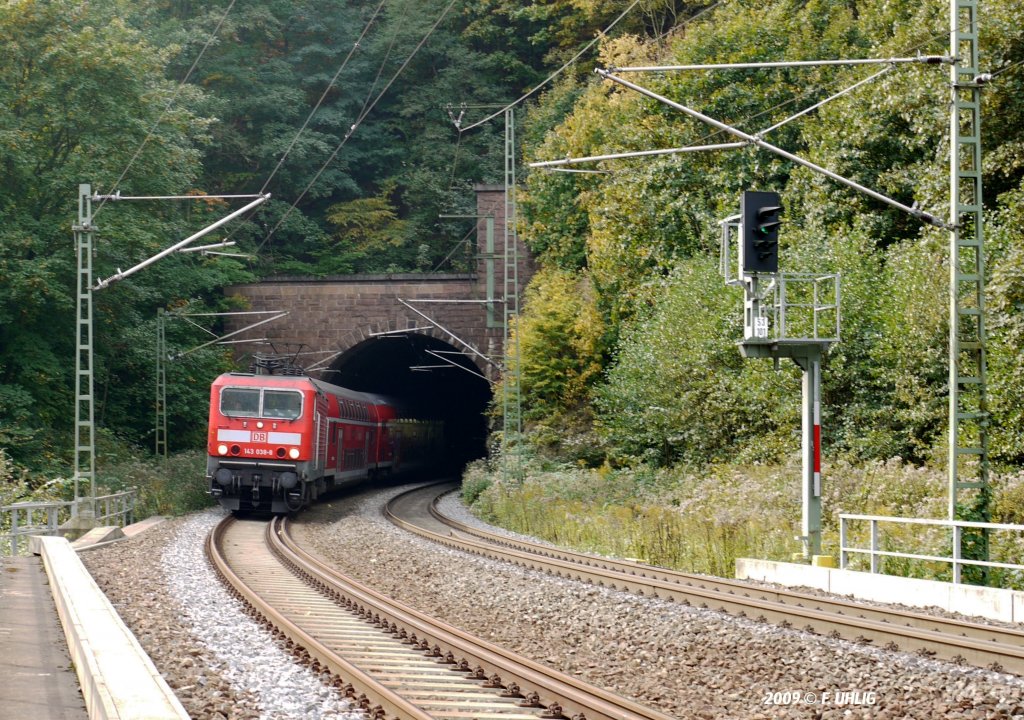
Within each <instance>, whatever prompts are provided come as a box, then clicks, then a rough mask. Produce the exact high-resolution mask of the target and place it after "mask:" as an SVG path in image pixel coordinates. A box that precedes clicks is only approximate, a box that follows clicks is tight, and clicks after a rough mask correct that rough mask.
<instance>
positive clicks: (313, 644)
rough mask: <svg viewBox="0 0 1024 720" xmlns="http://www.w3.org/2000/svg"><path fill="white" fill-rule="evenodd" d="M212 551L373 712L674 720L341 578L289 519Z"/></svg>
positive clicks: (412, 719)
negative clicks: (297, 536) (302, 541)
mask: <svg viewBox="0 0 1024 720" xmlns="http://www.w3.org/2000/svg"><path fill="white" fill-rule="evenodd" d="M207 552H208V555H209V557H210V559H211V561H212V563H213V565H214V567H215V568H216V569H217V571H218V572H219V573H220V574H221V576H222V577H223V578H225V580H226V581H227V582H228V584H229V585H230V586H231V587H232V588H233V589H234V591H235V592H236V593H237V594H238V596H239V597H241V598H242V599H243V600H244V602H246V603H247V605H248V606H249V607H250V608H252V609H253V611H254V612H255V613H256V614H258V615H259V616H260V617H262V618H263V619H265V620H266V622H268V623H269V624H270V625H271V626H272V627H273V628H274V630H275V632H276V633H280V634H281V635H283V636H284V637H285V638H286V639H287V640H288V641H289V642H290V643H291V644H292V645H293V646H294V649H295V652H296V653H297V654H299V655H300V656H303V657H304V658H305V659H307V660H308V661H309V662H310V663H311V664H312V666H313V668H314V669H315V670H318V671H320V672H324V671H328V672H330V673H332V674H333V675H334V676H336V677H337V678H338V679H339V682H340V686H341V687H343V688H344V692H345V694H346V695H348V696H349V697H351V698H352V699H353V700H354V701H355V702H356V703H357V704H358V705H359V706H361V707H362V708H363V709H364V710H365V711H366V712H367V714H368V715H369V717H371V718H373V719H374V720H377V719H380V720H384V719H389V718H401V719H403V720H428V719H431V718H433V719H442V718H444V719H451V720H458V719H465V718H479V719H480V720H535V719H538V718H551V719H562V720H568V719H570V718H572V719H575V720H669V716H667V715H664V714H662V713H660V712H657V711H655V710H652V709H648V708H645V707H642V706H640V705H638V704H637V703H634V702H632V701H630V700H627V699H625V698H622V697H620V696H617V695H615V694H613V693H611V692H608V691H606V690H603V689H601V688H597V687H594V686H591V685H588V684H586V683H583V682H581V681H579V680H577V679H575V678H572V677H569V676H566V675H563V674H561V673H558V672H557V671H554V670H551V669H550V668H547V667H545V666H543V665H540V664H538V663H535V662H533V661H530V660H528V659H525V658H521V657H518V656H515V655H513V654H512V653H509V652H507V651H504V650H502V649H501V648H500V647H497V646H495V645H492V644H490V643H487V642H485V641H482V640H479V639H477V638H473V637H471V636H470V635H469V634H467V633H465V632H462V631H461V630H459V629H458V628H455V627H453V626H451V625H447V624H445V623H441V622H438V621H436V620H433V619H431V618H429V617H428V616H426V615H424V614H422V613H420V612H418V611H416V610H414V609H412V608H410V607H408V606H405V605H402V604H400V603H397V602H395V601H392V600H390V599H388V598H386V597H384V596H382V595H380V594H378V593H376V592H375V591H373V590H372V589H370V588H368V587H366V586H364V585H362V584H360V583H358V582H356V581H354V580H352V579H350V578H347V577H345V576H343V575H342V574H340V573H338V572H337V571H335V570H334V569H332V568H330V567H328V566H327V565H325V564H324V563H323V562H322V561H320V560H319V559H318V558H316V557H314V556H313V555H311V554H309V553H307V552H305V551H304V550H303V549H302V548H300V547H298V545H297V544H296V542H295V541H294V540H293V538H292V537H291V534H290V532H289V523H288V521H287V520H286V519H283V518H275V519H274V520H273V521H271V522H269V523H268V522H258V521H251V520H250V521H245V520H236V519H234V518H227V519H226V520H224V521H223V522H222V523H221V524H220V525H218V526H217V528H216V529H215V530H214V532H213V533H211V534H210V537H209V539H208V541H207Z"/></svg>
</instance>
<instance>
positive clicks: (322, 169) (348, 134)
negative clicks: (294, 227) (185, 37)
mask: <svg viewBox="0 0 1024 720" xmlns="http://www.w3.org/2000/svg"><path fill="white" fill-rule="evenodd" d="M456 2H457V0H451V2H449V3H448V5H447V6H446V7H445V9H444V10H443V11H442V12H441V14H440V16H438V18H437V20H435V21H434V24H433V25H431V26H430V29H429V30H428V31H427V34H426V35H424V36H423V38H422V39H421V40H420V41H419V43H418V44H417V45H416V47H415V48H413V51H412V52H411V53H410V54H409V57H407V58H406V59H405V61H404V62H403V63H402V65H401V66H400V67H399V68H398V70H397V71H395V74H394V75H393V76H392V77H391V79H390V80H389V81H388V83H387V85H385V86H384V89H383V90H381V91H380V93H379V94H378V95H377V97H375V98H374V99H373V102H372V103H370V105H369V106H368V107H367V106H365V105H364V108H363V110H362V112H361V113H360V114H359V116H358V117H357V118H356V121H355V122H354V123H353V124H352V126H351V127H350V128H349V129H348V132H346V133H345V136H344V137H343V138H342V140H341V142H340V143H338V146H337V147H336V148H334V152H332V153H331V156H330V157H329V158H327V160H326V161H325V162H324V164H323V165H321V166H320V169H319V170H318V171H317V173H316V175H314V176H313V179H312V180H310V181H309V184H307V185H306V187H305V189H304V190H303V191H302V193H301V194H300V195H299V196H298V197H297V198H296V199H295V202H293V203H292V204H291V207H289V208H288V210H287V211H286V212H285V214H284V215H283V216H282V217H281V219H280V220H278V221H277V224H276V225H274V227H273V228H272V229H271V230H270V232H269V233H268V234H267V236H266V237H265V238H264V239H263V241H262V242H261V243H260V244H259V246H258V247H257V248H256V252H259V251H260V250H261V249H262V248H263V246H264V245H266V244H267V242H269V241H270V239H271V238H272V237H273V236H274V233H276V232H277V230H278V229H279V228H280V227H281V225H282V224H283V223H284V221H285V220H286V219H287V218H288V216H289V215H291V213H292V212H293V211H294V210H295V208H296V207H298V204H299V203H300V202H301V201H302V199H303V198H304V197H305V196H306V193H308V192H309V190H310V188H312V187H313V185H315V184H316V181H317V180H319V179H320V176H321V175H323V174H324V172H325V171H326V170H327V168H328V167H329V166H330V164H331V163H332V162H334V159H335V158H336V157H337V156H338V153H340V152H341V149H342V148H343V147H344V146H345V143H347V142H348V139H349V138H350V137H352V135H353V134H354V133H355V131H356V130H357V129H358V128H359V126H360V125H361V124H362V122H363V120H364V119H365V118H366V116H367V115H369V114H370V113H371V112H373V109H374V107H376V106H377V103H378V102H380V100H381V98H382V97H384V95H385V94H386V93H387V91H388V90H389V89H390V88H391V86H392V85H393V84H394V82H395V80H397V79H398V77H399V76H400V75H401V74H402V73H403V72H404V71H405V68H406V67H408V65H409V63H410V62H412V59H413V58H414V57H416V54H417V53H418V52H419V51H420V49H421V48H422V47H423V46H424V45H425V44H426V42H427V40H429V39H430V36H431V35H433V34H434V31H435V30H437V28H438V26H439V25H440V24H441V22H442V21H443V20H444V19H445V17H447V15H448V12H449V11H450V10H451V9H452V7H454V6H455V3H456ZM378 77H379V76H378ZM374 84H376V82H375V83H374Z"/></svg>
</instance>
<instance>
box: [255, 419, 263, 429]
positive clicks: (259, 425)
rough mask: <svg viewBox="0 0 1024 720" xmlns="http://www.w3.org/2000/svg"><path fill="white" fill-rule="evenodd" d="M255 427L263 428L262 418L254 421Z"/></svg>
mask: <svg viewBox="0 0 1024 720" xmlns="http://www.w3.org/2000/svg"><path fill="white" fill-rule="evenodd" d="M256 427H257V428H259V429H260V430H262V429H263V421H262V420H260V421H258V422H257V423H256Z"/></svg>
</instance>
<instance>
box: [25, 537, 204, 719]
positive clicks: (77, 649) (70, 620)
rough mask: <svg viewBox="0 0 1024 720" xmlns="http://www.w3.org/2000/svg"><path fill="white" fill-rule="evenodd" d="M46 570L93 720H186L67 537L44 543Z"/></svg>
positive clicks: (180, 707) (146, 656)
mask: <svg viewBox="0 0 1024 720" xmlns="http://www.w3.org/2000/svg"><path fill="white" fill-rule="evenodd" d="M40 551H41V555H42V558H43V565H44V567H45V569H46V574H47V577H48V578H49V580H50V586H51V588H52V591H53V597H54V602H55V604H56V606H57V614H58V616H59V617H60V621H61V625H62V626H63V628H64V635H65V637H66V638H67V642H68V649H69V650H70V653H71V658H72V660H73V662H74V664H75V671H76V672H77V674H78V679H79V683H80V684H81V688H82V695H83V697H84V698H85V705H86V710H87V711H88V713H89V717H90V719H91V720H128V719H129V718H148V719H151V720H186V719H187V718H188V717H189V716H188V713H187V712H186V711H185V708H184V707H183V706H182V704H181V702H180V701H179V700H178V698H177V697H176V696H175V695H174V692H173V691H172V690H171V688H170V686H168V685H167V683H166V681H165V680H164V679H163V677H162V676H161V675H160V673H159V671H158V670H157V669H156V666H155V665H153V661H152V660H151V659H150V658H149V656H148V655H147V654H146V653H145V651H144V650H143V649H142V646H141V645H139V642H138V640H137V639H136V638H135V636H134V635H133V634H132V633H131V631H130V630H129V629H128V628H127V626H125V624H124V622H123V621H122V620H121V618H120V616H119V615H118V614H117V611H115V610H114V607H113V606H112V605H111V604H110V601H109V600H107V597H106V595H104V594H103V592H102V591H101V590H100V589H99V587H98V586H97V585H96V583H95V581H94V580H93V579H92V576H91V575H89V572H88V571H87V570H86V569H85V566H84V565H82V562H81V560H80V559H79V558H78V555H77V554H76V553H75V552H74V550H72V548H71V545H70V543H69V542H68V541H67V540H66V539H64V538H57V537H43V538H40Z"/></svg>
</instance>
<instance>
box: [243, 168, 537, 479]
mask: <svg viewBox="0 0 1024 720" xmlns="http://www.w3.org/2000/svg"><path fill="white" fill-rule="evenodd" d="M475 190H476V199H477V212H476V215H475V217H476V218H477V242H476V245H477V262H476V268H475V272H471V273H459V274H452V273H447V274H446V273H402V274H395V273H393V274H386V275H349V276H339V277H325V278H322V277H295V276H283V277H269V278H264V279H263V280H261V281H259V282H255V283H251V284H244V285H233V286H231V287H229V288H226V295H227V296H228V297H230V298H231V299H232V300H233V301H234V302H236V303H237V304H238V306H239V307H245V308H247V309H249V310H254V311H261V312H282V311H286V312H287V313H288V317H287V320H283V321H280V322H275V323H274V324H273V325H271V326H267V328H266V330H270V332H272V333H273V335H274V338H273V339H274V341H275V342H276V343H280V344H282V345H287V346H291V347H302V348H304V349H306V350H308V351H309V354H310V355H314V354H320V353H323V355H322V357H327V356H331V355H334V354H337V357H336V359H335V360H334V361H333V362H332V364H331V365H330V367H329V368H328V369H327V370H326V371H318V372H319V373H320V374H319V375H318V376H317V377H319V379H322V380H324V381H326V382H329V383H333V384H335V385H341V386H342V387H348V388H351V389H353V390H359V391H363V392H373V393H379V394H381V395H390V396H393V397H395V398H397V399H403V400H405V401H406V402H408V403H410V404H411V405H413V406H414V408H413V409H415V410H417V411H418V412H423V413H425V414H429V415H434V416H435V417H438V418H439V419H442V420H445V421H446V423H447V428H446V434H447V437H448V442H449V443H450V445H449V453H448V455H449V456H450V458H449V459H450V460H451V462H450V465H451V466H452V467H453V468H455V467H458V465H460V464H462V463H464V462H465V461H466V460H468V459H473V458H477V457H482V456H483V455H485V451H486V438H487V415H486V411H487V408H488V405H489V403H490V401H491V395H492V391H491V385H490V381H493V380H497V379H498V375H499V371H498V369H499V366H500V363H501V359H502V357H503V354H504V342H505V338H504V333H505V329H504V327H503V323H502V315H503V309H504V305H503V300H502V298H503V297H504V295H505V294H507V293H508V292H509V290H510V288H509V286H508V282H509V278H510V277H516V278H518V283H517V285H518V288H519V291H520V293H521V292H522V288H524V287H525V286H526V284H527V283H528V282H529V279H530V277H532V275H533V272H534V265H533V261H532V260H531V258H530V255H529V252H528V251H527V248H526V246H525V245H524V244H523V243H522V241H521V240H519V239H518V238H515V237H514V236H513V235H509V234H507V233H506V227H505V193H504V187H503V186H500V185H497V186H495V185H479V186H477V187H476V188H475ZM509 240H513V241H514V243H515V245H514V247H515V252H514V253H511V252H510V247H512V246H508V247H506V245H508V242H509ZM512 258H515V266H514V270H513V266H512V265H511V264H508V266H506V263H507V260H506V259H512ZM520 299H521V296H520ZM245 322H247V321H243V320H240V319H236V318H228V320H227V321H226V322H225V330H226V331H242V328H243V326H244V324H245ZM266 330H265V329H263V328H260V329H259V332H260V333H264V332H266ZM240 337H242V338H245V337H250V336H249V335H241V336H240ZM453 363H454V364H453ZM483 376H486V378H487V379H484V377H483Z"/></svg>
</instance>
